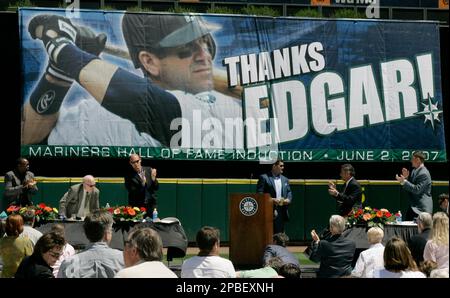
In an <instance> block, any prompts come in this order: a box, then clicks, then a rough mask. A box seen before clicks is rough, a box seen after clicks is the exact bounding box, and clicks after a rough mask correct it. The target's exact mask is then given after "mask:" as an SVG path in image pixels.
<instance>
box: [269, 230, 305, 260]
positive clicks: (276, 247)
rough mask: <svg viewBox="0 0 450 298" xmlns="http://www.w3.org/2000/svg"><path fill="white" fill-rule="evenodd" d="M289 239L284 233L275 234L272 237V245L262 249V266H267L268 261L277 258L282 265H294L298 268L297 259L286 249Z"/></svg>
mask: <svg viewBox="0 0 450 298" xmlns="http://www.w3.org/2000/svg"><path fill="white" fill-rule="evenodd" d="M288 241H289V237H288V236H287V235H286V234H285V233H277V234H274V235H273V244H270V245H267V246H266V248H265V249H264V256H263V262H262V265H263V267H264V266H267V264H268V263H269V260H270V259H272V258H274V257H279V258H280V259H281V260H282V262H283V264H294V265H296V266H298V267H300V263H299V262H298V258H297V257H296V256H295V255H294V254H293V253H291V252H290V251H289V250H287V248H286V244H287V242H288Z"/></svg>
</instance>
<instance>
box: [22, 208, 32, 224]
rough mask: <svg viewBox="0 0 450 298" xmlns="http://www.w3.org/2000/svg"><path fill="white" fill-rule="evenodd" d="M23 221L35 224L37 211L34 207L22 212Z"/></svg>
mask: <svg viewBox="0 0 450 298" xmlns="http://www.w3.org/2000/svg"><path fill="white" fill-rule="evenodd" d="M22 217H23V221H24V223H26V224H29V225H31V224H33V222H34V218H35V211H34V209H33V208H27V210H25V212H23V213H22Z"/></svg>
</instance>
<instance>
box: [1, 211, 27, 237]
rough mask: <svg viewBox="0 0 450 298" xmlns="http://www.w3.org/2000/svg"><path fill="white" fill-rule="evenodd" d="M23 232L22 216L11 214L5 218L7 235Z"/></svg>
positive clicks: (16, 234)
mask: <svg viewBox="0 0 450 298" xmlns="http://www.w3.org/2000/svg"><path fill="white" fill-rule="evenodd" d="M22 232H23V218H22V216H21V215H19V214H11V215H9V216H8V218H7V219H6V224H5V233H6V235H7V236H19V235H20V234H21V233H22Z"/></svg>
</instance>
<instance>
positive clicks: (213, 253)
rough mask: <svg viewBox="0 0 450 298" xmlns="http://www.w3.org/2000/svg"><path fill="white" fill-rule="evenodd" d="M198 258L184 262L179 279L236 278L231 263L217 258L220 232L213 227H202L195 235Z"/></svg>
mask: <svg viewBox="0 0 450 298" xmlns="http://www.w3.org/2000/svg"><path fill="white" fill-rule="evenodd" d="M196 240H197V245H198V248H199V249H200V252H199V253H198V256H195V257H192V258H190V259H187V260H186V261H184V263H183V265H182V267H181V277H184V278H192V277H216V278H227V277H236V271H235V270H234V266H233V263H231V261H230V260H227V259H224V258H222V257H220V256H219V247H220V232H219V230H218V229H216V228H213V227H203V228H201V229H200V231H198V233H197V237H196Z"/></svg>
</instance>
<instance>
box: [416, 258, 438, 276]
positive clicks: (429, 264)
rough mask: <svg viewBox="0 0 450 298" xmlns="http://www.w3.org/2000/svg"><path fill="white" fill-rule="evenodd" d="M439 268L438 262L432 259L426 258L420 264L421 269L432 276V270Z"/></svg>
mask: <svg viewBox="0 0 450 298" xmlns="http://www.w3.org/2000/svg"><path fill="white" fill-rule="evenodd" d="M436 268H437V263H436V262H433V261H431V260H426V261H423V262H421V264H420V266H419V270H420V271H421V272H422V273H423V274H425V275H426V276H427V277H430V274H431V271H433V270H434V269H436Z"/></svg>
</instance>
